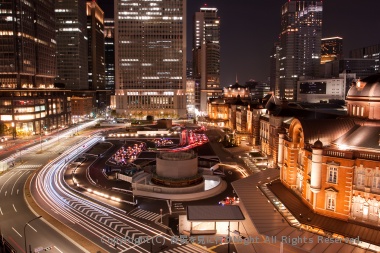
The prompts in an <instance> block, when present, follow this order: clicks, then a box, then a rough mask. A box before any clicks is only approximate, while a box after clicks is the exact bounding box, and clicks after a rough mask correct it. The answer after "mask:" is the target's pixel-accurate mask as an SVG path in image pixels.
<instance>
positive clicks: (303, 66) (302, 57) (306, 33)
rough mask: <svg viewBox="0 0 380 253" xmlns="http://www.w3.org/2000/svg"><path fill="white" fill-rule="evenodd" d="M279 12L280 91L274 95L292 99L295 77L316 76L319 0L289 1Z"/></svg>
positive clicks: (319, 32) (319, 29)
mask: <svg viewBox="0 0 380 253" xmlns="http://www.w3.org/2000/svg"><path fill="white" fill-rule="evenodd" d="M281 11H282V12H281V33H280V36H279V37H280V50H279V53H280V55H279V72H280V73H279V75H280V83H279V91H280V92H279V94H276V95H278V96H280V97H283V98H286V99H288V100H290V101H295V100H296V99H297V98H296V96H297V80H298V78H299V77H300V76H305V77H313V76H317V75H318V72H319V65H320V56H321V38H322V1H307V0H305V1H298V0H297V1H295V0H289V1H288V2H286V3H285V4H284V5H283V6H282V10H281Z"/></svg>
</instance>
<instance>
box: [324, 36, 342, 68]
mask: <svg viewBox="0 0 380 253" xmlns="http://www.w3.org/2000/svg"><path fill="white" fill-rule="evenodd" d="M341 58H343V38H341V37H331V38H323V39H322V42H321V64H325V63H326V62H329V61H334V60H339V59H341Z"/></svg>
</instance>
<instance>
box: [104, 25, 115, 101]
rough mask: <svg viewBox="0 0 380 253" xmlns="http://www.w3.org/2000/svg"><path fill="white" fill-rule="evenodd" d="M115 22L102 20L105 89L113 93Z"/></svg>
mask: <svg viewBox="0 0 380 253" xmlns="http://www.w3.org/2000/svg"><path fill="white" fill-rule="evenodd" d="M114 25H115V22H114V20H113V19H109V18H106V19H105V20H104V49H105V79H106V82H105V89H106V90H112V95H114V91H115V27H114Z"/></svg>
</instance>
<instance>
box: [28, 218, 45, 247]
mask: <svg viewBox="0 0 380 253" xmlns="http://www.w3.org/2000/svg"><path fill="white" fill-rule="evenodd" d="M39 218H42V216H38V217H35V218H33V219H31V220H30V221H28V222H27V223H25V226H24V242H25V253H27V252H28V249H27V248H26V234H25V232H26V231H25V230H26V225H29V223H31V222H32V221H34V220H37V219H39ZM29 226H30V225H29Z"/></svg>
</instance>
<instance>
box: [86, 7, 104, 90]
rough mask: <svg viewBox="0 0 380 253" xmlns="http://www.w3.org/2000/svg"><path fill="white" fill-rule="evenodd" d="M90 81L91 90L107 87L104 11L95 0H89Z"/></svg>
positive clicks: (87, 11) (87, 9) (87, 10)
mask: <svg viewBox="0 0 380 253" xmlns="http://www.w3.org/2000/svg"><path fill="white" fill-rule="evenodd" d="M86 13H87V35H88V75H89V76H88V83H89V89H90V90H104V88H105V85H104V83H105V63H104V62H105V59H104V57H105V56H104V12H103V10H102V9H100V7H99V6H98V4H97V3H96V2H95V1H91V2H87V8H86Z"/></svg>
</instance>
